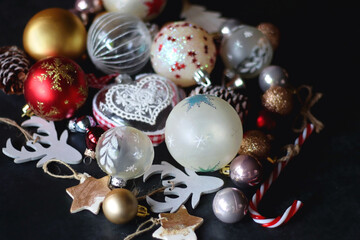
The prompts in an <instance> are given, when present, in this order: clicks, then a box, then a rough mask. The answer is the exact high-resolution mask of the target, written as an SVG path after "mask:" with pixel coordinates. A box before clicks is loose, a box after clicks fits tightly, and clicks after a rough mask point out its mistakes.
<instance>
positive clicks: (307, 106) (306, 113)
mask: <svg viewBox="0 0 360 240" xmlns="http://www.w3.org/2000/svg"><path fill="white" fill-rule="evenodd" d="M303 89H306V90H307V96H306V98H305V101H303V100H302V99H301V97H300V91H301V90H303ZM296 94H297V97H298V100H299V102H300V103H301V105H302V108H301V110H300V114H299V115H298V116H297V117H296V119H295V121H294V125H295V123H296V122H297V120H298V118H300V117H301V118H302V119H301V120H302V121H301V125H300V127H299V128H296V127H295V126H293V128H292V129H293V131H294V132H295V133H301V132H302V131H303V130H304V129H305V128H306V124H307V121H308V120H309V121H310V122H311V123H312V124H313V125H314V128H315V131H316V132H317V133H319V132H320V131H321V130H322V129H323V128H324V124H323V123H322V122H321V121H319V120H318V119H317V118H316V117H315V116H314V115H313V114H312V113H311V111H310V110H311V108H312V107H313V106H314V105H315V103H317V102H318V101H319V100H320V98H321V97H322V93H316V94H313V92H312V87H311V86H308V85H301V86H300V87H299V88H298V89H297V90H296Z"/></svg>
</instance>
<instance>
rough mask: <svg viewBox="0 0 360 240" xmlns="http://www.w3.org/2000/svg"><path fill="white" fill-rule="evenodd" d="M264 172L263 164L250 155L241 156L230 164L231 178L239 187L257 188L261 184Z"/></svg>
mask: <svg viewBox="0 0 360 240" xmlns="http://www.w3.org/2000/svg"><path fill="white" fill-rule="evenodd" d="M262 172H263V169H262V165H261V163H260V162H259V161H258V160H257V159H256V158H253V157H251V156H249V155H239V156H237V157H236V158H235V159H234V160H232V161H231V164H230V178H231V180H232V182H233V183H234V184H235V185H237V186H239V187H242V186H244V185H250V186H255V185H256V184H258V183H259V182H260V180H261V178H262Z"/></svg>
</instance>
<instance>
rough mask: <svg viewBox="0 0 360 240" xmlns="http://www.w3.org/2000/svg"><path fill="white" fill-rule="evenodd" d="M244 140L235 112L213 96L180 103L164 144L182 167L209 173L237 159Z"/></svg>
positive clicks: (186, 99)
mask: <svg viewBox="0 0 360 240" xmlns="http://www.w3.org/2000/svg"><path fill="white" fill-rule="evenodd" d="M242 137H243V128H242V123H241V120H240V118H239V115H238V114H237V113H236V111H235V109H234V108H233V107H232V106H231V105H230V104H229V103H227V102H226V101H224V100H223V99H221V98H219V97H215V96H211V95H205V94H204V95H203V94H200V95H195V96H191V97H188V98H185V99H184V100H182V101H181V102H179V103H178V104H177V105H176V106H175V107H174V108H173V110H172V111H171V112H170V114H169V116H168V119H167V121H166V125H165V142H166V146H167V148H168V150H169V152H170V154H171V155H172V157H173V158H174V159H175V160H176V161H177V162H178V163H179V164H181V165H182V166H183V167H185V168H189V169H192V170H194V171H198V172H210V171H215V170H218V169H220V168H222V167H224V166H225V165H226V164H228V163H229V162H231V160H232V159H233V158H234V157H235V156H236V154H237V152H238V150H239V148H240V144H241V141H242Z"/></svg>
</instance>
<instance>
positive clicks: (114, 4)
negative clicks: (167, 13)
mask: <svg viewBox="0 0 360 240" xmlns="http://www.w3.org/2000/svg"><path fill="white" fill-rule="evenodd" d="M166 2H167V0H103V4H104V8H105V10H106V11H108V12H121V13H127V14H131V15H135V16H137V17H139V18H141V19H142V20H144V21H149V20H152V19H154V18H156V17H157V16H158V15H159V14H160V13H161V12H162V11H163V9H164V7H165V5H166Z"/></svg>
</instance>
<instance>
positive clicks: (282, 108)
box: [262, 86, 293, 115]
mask: <svg viewBox="0 0 360 240" xmlns="http://www.w3.org/2000/svg"><path fill="white" fill-rule="evenodd" d="M262 105H263V106H264V107H265V108H266V109H267V110H268V111H270V112H274V113H278V114H280V115H287V114H289V113H290V112H291V110H292V109H293V94H292V92H291V91H290V90H288V89H286V88H284V87H281V86H272V87H270V88H269V89H268V90H266V91H265V93H264V94H263V96H262Z"/></svg>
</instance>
